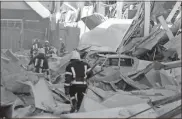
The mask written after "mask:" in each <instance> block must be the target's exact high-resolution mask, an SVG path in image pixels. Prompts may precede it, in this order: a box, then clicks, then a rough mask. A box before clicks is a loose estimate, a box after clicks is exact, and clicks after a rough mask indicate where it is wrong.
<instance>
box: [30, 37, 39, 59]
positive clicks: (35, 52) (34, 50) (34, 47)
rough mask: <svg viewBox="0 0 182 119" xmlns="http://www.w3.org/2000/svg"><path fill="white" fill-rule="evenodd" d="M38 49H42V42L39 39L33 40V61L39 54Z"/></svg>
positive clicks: (31, 53)
mask: <svg viewBox="0 0 182 119" xmlns="http://www.w3.org/2000/svg"><path fill="white" fill-rule="evenodd" d="M38 48H41V45H40V40H39V39H37V38H36V39H33V43H32V47H31V49H30V55H31V59H32V58H33V57H34V56H35V55H36V54H37V52H38Z"/></svg>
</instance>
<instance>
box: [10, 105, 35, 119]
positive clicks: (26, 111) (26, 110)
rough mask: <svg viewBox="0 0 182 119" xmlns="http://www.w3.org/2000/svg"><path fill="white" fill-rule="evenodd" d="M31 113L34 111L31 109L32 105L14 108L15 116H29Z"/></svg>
mask: <svg viewBox="0 0 182 119" xmlns="http://www.w3.org/2000/svg"><path fill="white" fill-rule="evenodd" d="M31 113H33V111H31V106H27V107H24V108H18V109H16V110H14V113H13V118H25V117H26V116H28V115H29V114H31Z"/></svg>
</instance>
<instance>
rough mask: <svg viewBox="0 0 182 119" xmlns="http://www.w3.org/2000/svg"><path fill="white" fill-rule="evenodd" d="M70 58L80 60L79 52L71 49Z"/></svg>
mask: <svg viewBox="0 0 182 119" xmlns="http://www.w3.org/2000/svg"><path fill="white" fill-rule="evenodd" d="M71 59H77V60H80V59H81V58H80V53H79V52H77V51H76V50H74V51H72V56H71Z"/></svg>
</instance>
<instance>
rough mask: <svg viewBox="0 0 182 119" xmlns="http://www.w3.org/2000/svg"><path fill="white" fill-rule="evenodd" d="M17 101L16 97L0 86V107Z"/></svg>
mask: <svg viewBox="0 0 182 119" xmlns="http://www.w3.org/2000/svg"><path fill="white" fill-rule="evenodd" d="M16 99H18V97H17V96H16V95H14V94H13V93H12V92H10V91H8V90H7V89H6V88H4V87H2V86H1V105H6V104H9V103H14V102H15V101H16Z"/></svg>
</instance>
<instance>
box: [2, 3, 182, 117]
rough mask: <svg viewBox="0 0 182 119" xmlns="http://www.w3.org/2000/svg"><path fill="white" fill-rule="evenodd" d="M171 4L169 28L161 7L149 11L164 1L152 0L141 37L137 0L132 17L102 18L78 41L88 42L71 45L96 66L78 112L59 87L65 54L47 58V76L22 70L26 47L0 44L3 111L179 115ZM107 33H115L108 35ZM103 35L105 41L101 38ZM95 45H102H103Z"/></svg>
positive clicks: (34, 114)
mask: <svg viewBox="0 0 182 119" xmlns="http://www.w3.org/2000/svg"><path fill="white" fill-rule="evenodd" d="M164 3H165V2H164ZM155 4H157V5H155ZM174 4H175V6H174V8H173V9H172V10H170V14H168V15H169V16H168V15H167V16H168V17H167V18H168V20H169V17H170V21H171V24H172V27H171V28H169V27H168V25H169V24H168V22H169V21H168V22H167V23H166V21H165V20H164V17H163V16H162V15H163V13H160V15H158V14H159V13H155V12H156V9H157V8H158V7H161V8H163V7H162V5H164V4H158V3H157V2H156V3H155V2H152V4H151V6H152V10H151V13H152V15H151V16H152V18H151V19H152V21H153V22H154V24H153V25H152V28H151V32H150V34H149V36H147V37H143V35H142V33H143V32H142V31H141V28H143V24H144V3H143V2H139V4H138V6H140V7H138V8H139V9H138V11H137V13H136V16H135V17H134V19H133V20H129V22H126V20H123V21H125V22H122V23H121V22H120V21H119V20H115V19H108V20H106V21H104V22H103V23H101V24H100V25H98V26H96V27H95V28H93V29H91V30H90V31H89V32H87V33H85V34H84V35H83V37H82V40H81V41H82V42H81V43H80V44H81V45H82V46H83V45H89V47H87V48H84V49H83V48H82V49H81V48H80V47H81V45H80V46H79V47H78V49H77V50H79V52H80V54H81V57H82V59H83V60H84V61H87V62H88V63H89V64H90V65H91V66H96V67H95V68H94V72H95V76H93V77H92V78H91V79H89V88H88V90H87V92H86V94H85V97H84V99H83V102H82V105H81V108H80V110H79V112H78V113H72V114H69V113H68V111H69V110H70V108H71V106H70V99H69V97H67V96H66V95H65V93H64V83H63V82H64V73H65V67H66V66H67V64H68V62H69V60H70V56H71V54H69V53H68V54H66V55H65V56H63V57H57V56H54V57H51V58H50V59H49V65H50V70H51V82H49V81H47V80H45V79H44V76H43V75H42V74H36V73H33V72H31V71H26V68H25V67H24V66H25V65H27V64H28V62H29V60H30V59H29V56H28V51H27V52H19V53H13V52H12V51H11V50H1V80H2V81H1V94H2V96H1V106H8V105H9V106H10V108H11V109H12V110H11V111H10V112H9V113H10V114H12V116H11V117H14V118H21V117H30V118H36V117H50V118H54V117H55V118H56V117H62V118H91V117H92V118H133V117H134V118H169V117H178V118H180V116H181V63H182V62H181V49H180V47H181V45H180V44H181V43H179V42H180V39H181V34H179V33H180V32H181V29H180V28H179V26H180V24H181V16H175V19H173V20H171V19H172V18H173V17H171V14H173V16H174V13H172V12H174V11H175V10H174V9H176V7H179V2H176V3H174ZM164 9H165V8H163V9H162V10H164ZM162 10H161V11H162ZM159 11H160V10H159ZM164 11H165V10H164ZM156 16H160V17H159V20H156V19H153V18H155V17H156ZM111 22H112V23H114V25H113V24H110V25H108V26H107V28H104V26H105V25H104V24H106V23H111ZM100 27H102V28H100ZM124 27H125V28H124ZM119 30H120V31H123V32H122V33H123V34H121V32H120V31H119ZM96 31H99V32H96ZM109 32H110V33H109ZM99 33H100V34H102V35H99ZM104 33H105V36H103V34H104ZM106 33H107V35H106ZM112 33H115V36H114V37H108V36H109V35H113V34H112ZM94 35H95V36H94ZM91 37H94V39H93V38H91ZM103 37H104V38H105V39H102V38H103ZM107 38H108V39H107ZM109 38H110V39H109ZM111 38H114V39H113V40H116V41H117V43H116V42H115V43H114V42H113V40H111ZM89 39H92V41H90V40H89ZM99 39H101V40H100V41H99ZM119 39H122V41H121V42H120V41H119ZM103 40H106V41H107V40H108V42H109V43H106V42H105V43H102V42H103ZM90 42H91V43H90ZM110 42H112V44H110ZM119 42H120V43H119ZM89 43H90V44H89ZM119 44H120V45H119ZM97 46H99V47H97ZM100 46H103V47H107V50H106V49H104V48H103V49H104V50H103V49H102V47H100ZM109 46H110V47H109ZM108 47H109V48H108ZM108 49H114V50H116V51H113V50H108ZM101 112H103V113H102V114H101ZM63 113H64V114H63ZM65 113H67V114H65Z"/></svg>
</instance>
